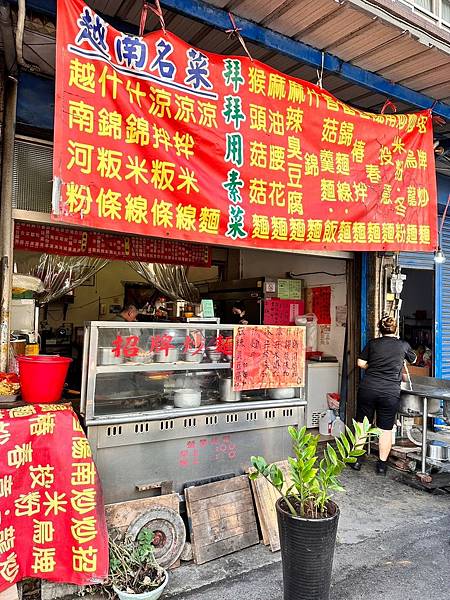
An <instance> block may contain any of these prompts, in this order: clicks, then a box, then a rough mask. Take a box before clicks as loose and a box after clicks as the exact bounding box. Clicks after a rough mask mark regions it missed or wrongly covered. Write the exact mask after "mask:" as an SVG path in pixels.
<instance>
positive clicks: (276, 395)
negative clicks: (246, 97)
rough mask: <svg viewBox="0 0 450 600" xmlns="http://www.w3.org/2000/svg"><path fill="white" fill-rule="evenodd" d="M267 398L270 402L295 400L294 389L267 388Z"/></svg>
mask: <svg viewBox="0 0 450 600" xmlns="http://www.w3.org/2000/svg"><path fill="white" fill-rule="evenodd" d="M268 392H269V398H271V399H272V400H289V399H290V398H295V388H291V387H289V388H269V389H268Z"/></svg>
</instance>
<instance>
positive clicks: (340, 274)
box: [289, 271, 347, 278]
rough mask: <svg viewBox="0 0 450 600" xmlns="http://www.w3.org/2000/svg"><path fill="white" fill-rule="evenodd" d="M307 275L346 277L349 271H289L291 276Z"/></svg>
mask: <svg viewBox="0 0 450 600" xmlns="http://www.w3.org/2000/svg"><path fill="white" fill-rule="evenodd" d="M306 275H329V276H330V277H346V275H347V273H328V271H312V272H311V273H292V272H291V273H289V276H290V277H293V278H294V277H305V276H306Z"/></svg>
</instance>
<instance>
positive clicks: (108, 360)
mask: <svg viewBox="0 0 450 600" xmlns="http://www.w3.org/2000/svg"><path fill="white" fill-rule="evenodd" d="M113 350H114V349H113V348H112V347H111V346H107V347H106V346H103V347H102V346H100V347H99V349H98V364H99V365H119V364H121V363H123V356H122V355H119V356H116V355H115V354H114V351H113Z"/></svg>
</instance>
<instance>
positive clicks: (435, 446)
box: [427, 440, 449, 460]
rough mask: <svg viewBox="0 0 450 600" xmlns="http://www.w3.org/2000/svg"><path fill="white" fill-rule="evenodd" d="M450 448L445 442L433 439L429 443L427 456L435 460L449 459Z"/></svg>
mask: <svg viewBox="0 0 450 600" xmlns="http://www.w3.org/2000/svg"><path fill="white" fill-rule="evenodd" d="M448 455H449V448H448V446H447V444H446V443H445V442H440V441H438V440H433V441H431V442H430V443H429V444H428V449H427V456H428V458H431V459H433V460H447V459H448Z"/></svg>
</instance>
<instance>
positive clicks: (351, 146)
mask: <svg viewBox="0 0 450 600" xmlns="http://www.w3.org/2000/svg"><path fill="white" fill-rule="evenodd" d="M56 57H57V58H56V61H57V62H56V107H55V146H54V168H53V171H54V218H55V219H57V220H59V221H64V222H69V223H78V224H80V223H82V224H83V225H85V226H88V227H95V228H99V229H109V230H116V231H121V232H124V231H126V232H127V233H134V234H142V235H153V236H159V237H172V238H177V239H182V240H190V241H198V242H204V243H207V244H225V245H239V246H248V247H259V248H278V249H286V250H287V249H289V250H292V249H302V248H308V249H317V250H331V249H334V250H336V249H340V250H424V251H430V250H433V249H434V248H435V245H436V220H437V218H436V215H437V212H436V207H437V202H436V182H435V168H434V154H433V136H432V122H431V113H430V112H429V111H423V112H418V113H412V114H398V115H397V114H388V115H376V114H371V113H367V112H365V111H360V110H357V109H354V108H351V107H350V106H348V105H346V104H344V103H343V102H341V101H339V100H337V99H336V98H334V97H333V96H332V95H331V94H329V93H328V92H326V91H325V90H322V89H320V88H319V87H317V86H315V85H313V84H311V83H308V82H305V81H301V80H299V79H294V78H292V77H289V76H287V75H284V74H282V73H280V72H278V71H275V70H274V69H271V68H270V67H268V66H266V65H264V64H262V63H259V62H258V61H251V60H250V59H248V58H242V57H230V56H220V55H216V54H210V53H206V52H203V51H201V50H198V49H196V48H193V47H191V46H189V45H188V44H186V43H185V42H183V41H182V40H180V39H179V38H177V37H175V36H174V35H173V34H171V33H169V32H163V31H156V32H152V33H151V34H149V35H147V36H145V37H143V38H139V37H135V36H131V35H128V34H125V33H121V32H119V31H116V30H115V29H113V28H112V27H111V26H110V25H109V24H108V23H106V22H105V21H103V19H101V18H100V17H99V16H98V15H97V14H96V13H95V12H94V11H92V10H91V9H90V8H88V7H87V6H86V5H85V4H84V2H83V1H82V0H58V27H57V50H56Z"/></svg>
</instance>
